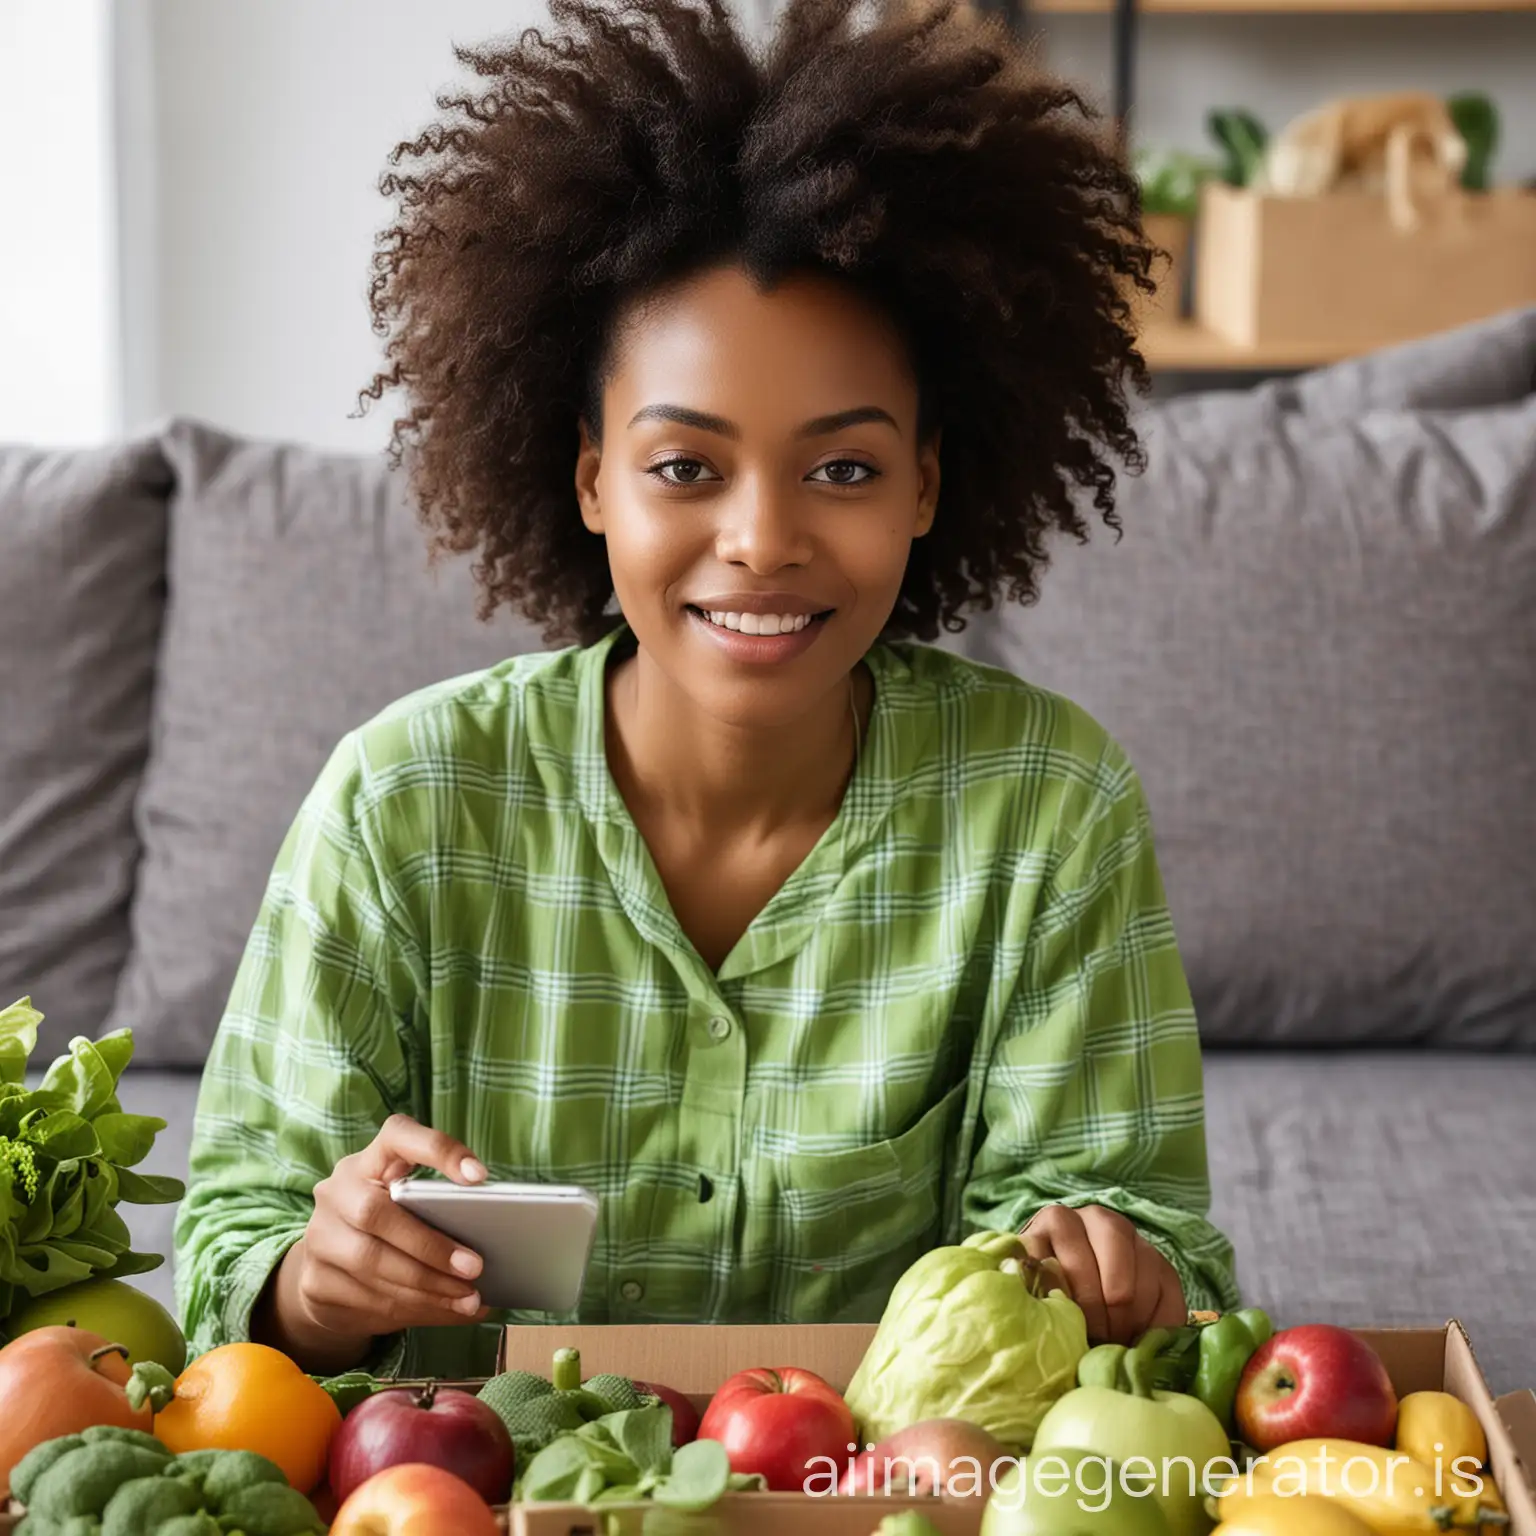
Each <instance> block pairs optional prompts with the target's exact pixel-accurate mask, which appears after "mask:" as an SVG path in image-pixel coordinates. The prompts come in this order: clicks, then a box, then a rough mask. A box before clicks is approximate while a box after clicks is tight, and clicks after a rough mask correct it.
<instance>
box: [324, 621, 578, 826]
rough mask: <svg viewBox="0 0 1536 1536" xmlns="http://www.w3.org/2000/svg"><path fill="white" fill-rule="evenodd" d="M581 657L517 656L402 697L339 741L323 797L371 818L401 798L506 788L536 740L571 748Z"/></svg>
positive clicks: (566, 653)
mask: <svg viewBox="0 0 1536 1536" xmlns="http://www.w3.org/2000/svg"><path fill="white" fill-rule="evenodd" d="M584 654H585V653H584V652H583V651H582V650H581V649H580V648H578V647H574V646H572V647H567V648H566V649H564V650H559V651H546V652H531V653H528V654H526V655H521V656H512V657H509V658H508V659H507V660H505V661H501V662H498V663H496V665H494V666H491V667H486V668H482V669H481V670H479V671H476V672H468V673H464V674H463V675H461V676H458V677H452V678H447V679H445V680H443V681H442V682H438V683H433V684H430V685H429V686H427V687H425V688H421V689H418V690H417V691H415V692H414V693H410V694H407V695H405V697H403V698H401V699H397V700H396V701H395V702H394V703H392V704H389V705H387V706H386V707H385V708H383V709H382V710H380V711H379V712H378V713H377V714H376V715H374V716H373V717H372V718H371V719H370V720H367V721H365V722H364V723H363V724H362V725H359V726H358V727H356V728H355V729H354V730H352V731H350V732H348V734H347V735H346V736H345V737H344V738H343V739H342V741H341V742H340V743H339V745H338V746H337V748H336V751H335V752H334V753H333V755H332V757H331V761H330V762H329V763H328V764H327V766H326V769H325V771H324V773H323V774H322V775H321V779H320V781H319V783H318V784H317V786H316V794H317V796H318V797H319V798H320V799H321V800H322V801H323V802H326V803H329V804H331V805H339V804H340V803H341V802H343V801H345V802H347V803H348V804H349V805H350V808H351V810H352V811H353V813H354V814H356V815H358V816H363V817H366V816H369V815H376V814H378V813H380V812H381V811H382V810H384V809H385V808H387V807H389V806H390V805H391V804H393V803H395V802H398V801H400V800H401V799H402V798H405V799H413V798H420V797H422V796H426V797H428V798H434V797H437V796H440V795H446V796H454V795H458V794H462V793H464V792H466V791H472V790H474V789H476V788H487V787H490V786H491V785H492V784H493V783H497V782H499V783H500V784H501V785H502V786H503V787H505V784H506V780H507V775H508V774H509V773H515V772H516V771H518V768H519V766H520V765H521V764H523V763H525V762H526V761H527V758H528V756H529V754H528V751H527V747H528V745H529V741H530V737H531V736H532V737H536V738H538V739H539V740H545V739H548V740H551V741H560V740H566V741H574V739H575V735H576V728H577V724H578V717H579V693H580V689H579V676H580V671H581V659H582V657H583V655H584Z"/></svg>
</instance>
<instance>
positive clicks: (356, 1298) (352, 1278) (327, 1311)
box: [304, 1262, 490, 1334]
mask: <svg viewBox="0 0 1536 1536" xmlns="http://www.w3.org/2000/svg"><path fill="white" fill-rule="evenodd" d="M304 1303H305V1310H306V1311H307V1312H308V1313H309V1315H310V1316H311V1318H312V1319H313V1320H314V1321H315V1322H316V1323H317V1324H318V1325H319V1326H320V1327H322V1328H328V1329H331V1330H333V1331H335V1332H341V1333H347V1334H352V1333H357V1332H361V1331H366V1332H368V1333H371V1334H386V1333H396V1332H398V1331H399V1330H401V1329H403V1328H444V1327H457V1326H462V1325H463V1324H465V1323H473V1322H478V1321H481V1320H483V1319H484V1318H486V1317H487V1316H489V1315H490V1308H488V1307H486V1306H484V1305H483V1304H482V1303H481V1302H480V1299H479V1297H478V1296H477V1297H473V1298H472V1300H471V1301H470V1302H466V1303H464V1304H459V1305H455V1304H454V1303H452V1302H450V1301H448V1300H447V1298H445V1297H441V1296H434V1295H431V1294H429V1293H428V1292H426V1291H418V1290H413V1289H411V1287H409V1286H405V1285H397V1284H395V1283H393V1282H390V1281H380V1280H376V1279H374V1278H372V1277H370V1278H368V1279H363V1278H361V1277H359V1276H358V1275H356V1274H354V1273H353V1272H351V1271H350V1270H347V1269H343V1268H340V1267H338V1266H337V1265H334V1264H328V1263H324V1262H316V1263H315V1264H313V1266H312V1267H311V1269H310V1272H309V1274H308V1276H307V1283H306V1287H305V1296H304Z"/></svg>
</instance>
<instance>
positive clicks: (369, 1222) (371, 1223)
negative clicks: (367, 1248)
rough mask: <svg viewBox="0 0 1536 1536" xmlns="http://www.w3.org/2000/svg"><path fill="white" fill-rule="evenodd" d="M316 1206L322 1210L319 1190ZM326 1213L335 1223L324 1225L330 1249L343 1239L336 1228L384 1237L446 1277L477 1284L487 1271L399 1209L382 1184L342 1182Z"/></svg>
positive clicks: (332, 1191) (328, 1195)
mask: <svg viewBox="0 0 1536 1536" xmlns="http://www.w3.org/2000/svg"><path fill="white" fill-rule="evenodd" d="M316 1207H317V1209H318V1208H320V1197H319V1190H318V1188H317V1190H316ZM324 1209H325V1212H326V1215H327V1216H328V1217H329V1218H330V1219H329V1220H328V1221H326V1222H325V1223H323V1224H322V1228H321V1238H322V1242H323V1243H325V1244H327V1245H334V1243H335V1242H336V1241H339V1240H340V1239H339V1238H338V1235H337V1234H336V1233H335V1232H333V1230H332V1226H333V1223H334V1224H335V1225H336V1226H339V1227H342V1228H347V1229H350V1230H352V1231H356V1232H361V1233H364V1234H365V1235H367V1236H369V1237H375V1238H378V1239H379V1240H380V1241H381V1242H384V1243H387V1244H388V1245H389V1246H390V1247H391V1248H398V1249H399V1250H400V1252H401V1253H402V1254H405V1255H406V1256H407V1257H409V1258H411V1259H414V1260H416V1261H417V1262H418V1263H420V1264H424V1265H426V1266H427V1267H428V1268H429V1269H435V1270H437V1271H438V1272H439V1273H440V1274H443V1275H455V1276H458V1277H459V1278H461V1279H465V1280H473V1279H475V1278H476V1277H477V1276H478V1275H479V1274H480V1271H481V1269H482V1267H483V1266H482V1264H481V1262H480V1256H479V1254H477V1253H474V1252H472V1251H471V1250H470V1249H468V1248H466V1247H464V1246H463V1245H462V1244H461V1243H458V1242H456V1241H455V1240H454V1239H453V1238H451V1237H449V1236H448V1234H447V1233H446V1232H439V1231H438V1230H437V1228H436V1227H433V1226H429V1225H428V1224H427V1223H426V1222H424V1221H422V1220H421V1219H420V1218H419V1217H417V1216H413V1215H412V1214H411V1213H410V1212H409V1211H406V1210H403V1209H402V1208H401V1207H400V1206H398V1205H396V1204H395V1202H394V1201H393V1200H392V1199H391V1198H390V1195H389V1191H388V1189H386V1188H385V1187H384V1185H382V1184H376V1183H374V1182H372V1181H371V1180H365V1179H357V1178H351V1179H343V1180H337V1181H335V1182H334V1184H333V1185H331V1187H329V1188H328V1189H327V1190H326V1192H325V1197H324Z"/></svg>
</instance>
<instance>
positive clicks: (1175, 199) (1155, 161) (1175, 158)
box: [1134, 147, 1221, 219]
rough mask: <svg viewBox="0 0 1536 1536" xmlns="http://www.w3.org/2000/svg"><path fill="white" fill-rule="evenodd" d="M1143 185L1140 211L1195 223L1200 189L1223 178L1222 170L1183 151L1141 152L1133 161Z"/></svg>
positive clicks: (1153, 149)
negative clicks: (1215, 178) (1217, 178)
mask: <svg viewBox="0 0 1536 1536" xmlns="http://www.w3.org/2000/svg"><path fill="white" fill-rule="evenodd" d="M1134 167H1135V171H1136V179H1137V180H1138V181H1139V182H1140V183H1141V211H1142V212H1143V213H1152V214H1167V215H1171V216H1173V217H1175V218H1180V219H1192V218H1194V216H1195V214H1196V212H1197V211H1198V210H1199V207H1200V188H1201V187H1202V186H1204V185H1205V183H1206V182H1208V181H1210V180H1212V179H1213V178H1214V177H1216V176H1218V175H1220V173H1221V167H1220V166H1219V165H1217V164H1216V163H1215V161H1213V160H1209V159H1207V158H1205V157H1204V156H1202V155H1194V154H1190V153H1189V152H1188V151H1187V150H1182V149H1158V148H1152V147H1148V148H1145V149H1139V150H1137V152H1136V155H1135V159H1134Z"/></svg>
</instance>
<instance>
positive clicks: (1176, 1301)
mask: <svg viewBox="0 0 1536 1536" xmlns="http://www.w3.org/2000/svg"><path fill="white" fill-rule="evenodd" d="M1148 1247H1151V1244H1148ZM1153 1252H1154V1253H1156V1252H1157V1250H1156V1249H1153ZM1157 1259H1158V1265H1157V1272H1158V1298H1157V1306H1156V1307H1155V1308H1153V1311H1152V1322H1151V1324H1150V1325H1149V1326H1151V1327H1153V1328H1182V1327H1183V1326H1184V1324H1185V1323H1187V1322H1188V1321H1189V1302H1188V1300H1187V1299H1186V1298H1185V1295H1184V1282H1183V1281H1182V1280H1180V1279H1179V1272H1178V1270H1176V1269H1175V1268H1174V1267H1173V1265H1172V1264H1170V1263H1169V1262H1168V1260H1167V1259H1165V1258H1164V1257H1163V1256H1162V1254H1160V1253H1158V1254H1157Z"/></svg>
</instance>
